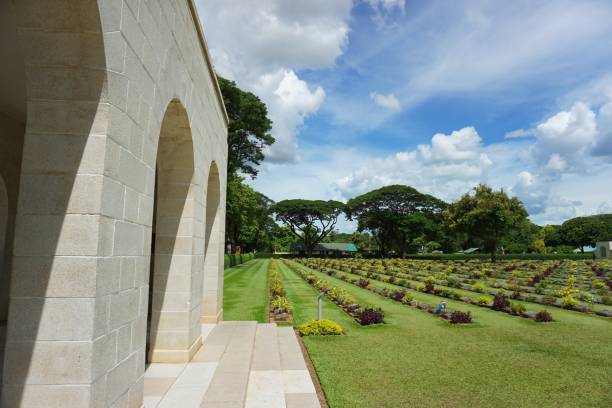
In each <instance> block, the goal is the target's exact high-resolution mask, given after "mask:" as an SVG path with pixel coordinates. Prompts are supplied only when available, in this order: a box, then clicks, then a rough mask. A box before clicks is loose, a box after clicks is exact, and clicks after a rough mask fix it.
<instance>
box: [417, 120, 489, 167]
mask: <svg viewBox="0 0 612 408" xmlns="http://www.w3.org/2000/svg"><path fill="white" fill-rule="evenodd" d="M481 140H482V139H481V138H480V135H478V132H476V129H474V128H473V127H465V128H463V129H460V130H455V131H454V132H452V133H451V134H450V135H445V134H442V133H437V134H435V135H434V136H433V137H432V138H431V144H430V145H425V144H421V145H418V149H419V152H420V153H421V156H422V157H423V159H425V161H428V162H440V161H450V162H456V161H465V160H472V159H475V158H476V157H478V155H479V152H480V147H481V146H480V142H481Z"/></svg>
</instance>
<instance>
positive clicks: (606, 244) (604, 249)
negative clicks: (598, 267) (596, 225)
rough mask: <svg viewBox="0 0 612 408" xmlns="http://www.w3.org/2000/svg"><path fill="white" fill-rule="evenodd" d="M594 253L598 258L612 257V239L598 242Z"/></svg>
mask: <svg viewBox="0 0 612 408" xmlns="http://www.w3.org/2000/svg"><path fill="white" fill-rule="evenodd" d="M593 253H594V254H595V258H598V259H612V241H599V242H597V244H596V245H595V251H593Z"/></svg>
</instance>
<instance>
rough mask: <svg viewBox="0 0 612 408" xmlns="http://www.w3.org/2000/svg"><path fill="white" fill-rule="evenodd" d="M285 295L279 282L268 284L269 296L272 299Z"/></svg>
mask: <svg viewBox="0 0 612 408" xmlns="http://www.w3.org/2000/svg"><path fill="white" fill-rule="evenodd" d="M286 294H287V292H286V291H285V288H284V287H283V285H282V284H281V283H280V282H278V281H274V282H272V283H271V284H270V295H271V296H272V297H273V298H274V297H277V296H285V295H286Z"/></svg>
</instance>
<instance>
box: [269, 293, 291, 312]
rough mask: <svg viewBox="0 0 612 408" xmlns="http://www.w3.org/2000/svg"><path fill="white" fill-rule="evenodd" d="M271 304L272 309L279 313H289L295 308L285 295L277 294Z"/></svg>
mask: <svg viewBox="0 0 612 408" xmlns="http://www.w3.org/2000/svg"><path fill="white" fill-rule="evenodd" d="M270 305H271V306H272V310H274V311H275V312H277V313H288V312H290V311H291V310H293V307H292V306H291V302H289V300H288V299H287V298H286V297H284V296H276V297H275V298H274V299H272V302H270Z"/></svg>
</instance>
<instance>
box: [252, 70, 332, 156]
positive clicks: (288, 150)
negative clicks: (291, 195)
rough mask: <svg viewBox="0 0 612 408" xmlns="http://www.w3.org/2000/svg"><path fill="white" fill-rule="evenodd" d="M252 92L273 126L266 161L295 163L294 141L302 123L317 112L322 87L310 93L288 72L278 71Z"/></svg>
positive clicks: (295, 142)
mask: <svg viewBox="0 0 612 408" xmlns="http://www.w3.org/2000/svg"><path fill="white" fill-rule="evenodd" d="M253 90H254V91H255V93H256V94H257V95H259V96H260V97H261V98H262V99H263V100H266V101H268V103H267V106H268V110H269V115H270V118H271V119H272V122H273V125H272V126H273V128H272V134H273V136H274V137H275V138H276V142H275V143H274V145H273V146H272V148H271V149H269V151H268V152H266V159H267V160H270V161H273V162H284V161H295V160H296V159H297V158H298V151H297V149H298V146H297V140H296V138H295V135H296V132H298V131H299V127H300V126H301V125H302V124H303V123H304V119H305V118H306V117H307V116H308V115H310V114H312V113H314V112H316V111H317V110H318V109H319V107H320V106H321V104H322V103H323V100H324V99H325V91H324V90H323V88H321V87H316V88H315V89H314V90H310V88H309V87H308V84H307V83H306V82H305V81H303V80H301V79H299V78H298V77H297V75H296V74H295V72H293V71H291V70H282V69H281V70H279V71H277V72H275V73H272V74H265V75H262V76H261V77H260V78H259V82H257V83H256V84H255V85H253Z"/></svg>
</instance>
